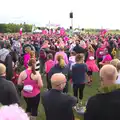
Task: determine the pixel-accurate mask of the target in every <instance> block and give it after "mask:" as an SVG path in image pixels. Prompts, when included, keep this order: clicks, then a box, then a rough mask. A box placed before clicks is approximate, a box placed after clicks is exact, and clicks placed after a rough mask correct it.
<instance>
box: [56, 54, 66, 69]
mask: <svg viewBox="0 0 120 120" xmlns="http://www.w3.org/2000/svg"><path fill="white" fill-rule="evenodd" d="M57 61H58V64H59V66H60V67H61V68H64V66H65V60H64V58H63V56H62V55H58V56H57Z"/></svg>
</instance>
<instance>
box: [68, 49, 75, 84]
mask: <svg viewBox="0 0 120 120" xmlns="http://www.w3.org/2000/svg"><path fill="white" fill-rule="evenodd" d="M75 55H76V53H75V52H74V51H72V52H71V53H70V57H69V69H70V72H71V73H72V66H73V65H74V64H75ZM70 83H71V85H72V79H70Z"/></svg>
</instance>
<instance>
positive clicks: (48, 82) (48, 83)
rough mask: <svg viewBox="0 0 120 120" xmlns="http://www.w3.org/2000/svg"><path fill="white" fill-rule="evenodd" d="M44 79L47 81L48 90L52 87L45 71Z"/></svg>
mask: <svg viewBox="0 0 120 120" xmlns="http://www.w3.org/2000/svg"><path fill="white" fill-rule="evenodd" d="M46 81H47V89H48V90H50V89H51V88H52V87H51V81H50V80H49V78H48V73H46Z"/></svg>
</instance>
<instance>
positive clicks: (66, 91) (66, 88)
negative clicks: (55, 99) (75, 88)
mask: <svg viewBox="0 0 120 120" xmlns="http://www.w3.org/2000/svg"><path fill="white" fill-rule="evenodd" d="M63 93H68V82H66V85H65V88H64V89H63Z"/></svg>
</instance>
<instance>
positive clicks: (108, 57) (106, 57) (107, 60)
mask: <svg viewBox="0 0 120 120" xmlns="http://www.w3.org/2000/svg"><path fill="white" fill-rule="evenodd" d="M104 54H105V55H104V56H103V60H102V62H100V63H99V64H100V65H102V66H103V65H105V64H109V63H110V61H111V60H112V57H111V55H110V54H109V53H108V49H107V48H106V49H105V52H104Z"/></svg>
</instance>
